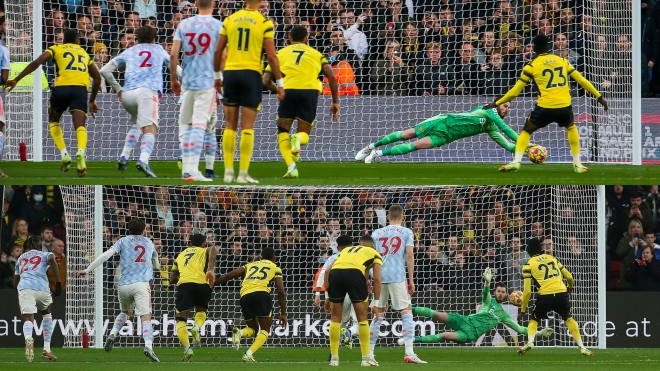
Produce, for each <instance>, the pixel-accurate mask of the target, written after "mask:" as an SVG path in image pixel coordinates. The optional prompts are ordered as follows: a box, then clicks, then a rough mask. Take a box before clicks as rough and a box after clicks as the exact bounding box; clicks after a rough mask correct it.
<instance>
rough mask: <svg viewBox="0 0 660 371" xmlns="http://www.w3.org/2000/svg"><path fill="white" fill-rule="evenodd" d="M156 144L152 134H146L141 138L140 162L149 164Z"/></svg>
mask: <svg viewBox="0 0 660 371" xmlns="http://www.w3.org/2000/svg"><path fill="white" fill-rule="evenodd" d="M155 143H156V136H155V135H153V134H152V133H146V134H144V136H143V137H142V142H141V143H140V161H142V162H144V163H145V164H148V163H149V157H151V152H152V151H153V150H154V144H155Z"/></svg>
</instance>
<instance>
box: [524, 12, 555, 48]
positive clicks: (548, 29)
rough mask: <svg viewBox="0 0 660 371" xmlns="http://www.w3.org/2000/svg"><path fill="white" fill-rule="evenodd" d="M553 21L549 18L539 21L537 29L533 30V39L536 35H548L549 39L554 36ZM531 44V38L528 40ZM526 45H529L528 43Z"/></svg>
mask: <svg viewBox="0 0 660 371" xmlns="http://www.w3.org/2000/svg"><path fill="white" fill-rule="evenodd" d="M552 27H553V26H552V21H550V20H549V19H547V18H544V19H541V20H540V21H538V24H537V28H535V29H533V30H532V35H533V36H532V37H534V36H536V35H546V36H548V37H551V36H552ZM528 40H529V41H530V42H531V40H532V39H531V38H529V39H528ZM525 43H528V42H527V41H526V42H525Z"/></svg>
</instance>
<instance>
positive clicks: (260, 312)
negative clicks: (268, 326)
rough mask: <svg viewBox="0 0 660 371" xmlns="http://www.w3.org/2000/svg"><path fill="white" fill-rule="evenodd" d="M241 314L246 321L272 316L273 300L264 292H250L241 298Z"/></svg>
mask: <svg viewBox="0 0 660 371" xmlns="http://www.w3.org/2000/svg"><path fill="white" fill-rule="evenodd" d="M241 313H243V319H244V320H246V321H249V320H252V319H255V318H258V317H271V316H272V315H273V298H272V297H271V296H270V294H269V293H267V292H266V291H257V292H251V293H249V294H245V295H243V296H241Z"/></svg>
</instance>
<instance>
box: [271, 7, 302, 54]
mask: <svg viewBox="0 0 660 371" xmlns="http://www.w3.org/2000/svg"><path fill="white" fill-rule="evenodd" d="M299 21H300V17H298V6H297V5H296V2H295V1H294V0H285V1H283V2H282V16H281V17H280V18H279V19H278V21H277V27H275V43H276V45H277V47H278V48H283V47H285V46H287V45H288V42H289V40H288V39H287V36H286V34H287V33H288V32H289V31H290V30H291V28H292V27H293V26H295V25H296V24H298V22H299Z"/></svg>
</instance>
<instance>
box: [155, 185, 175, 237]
mask: <svg viewBox="0 0 660 371" xmlns="http://www.w3.org/2000/svg"><path fill="white" fill-rule="evenodd" d="M155 198H156V206H155V210H154V213H153V214H154V215H157V216H158V219H162V220H165V227H166V228H167V230H168V231H173V230H174V214H173V213H172V211H173V210H172V207H171V206H170V202H169V200H170V194H169V192H168V190H167V187H158V188H156V195H155Z"/></svg>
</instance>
